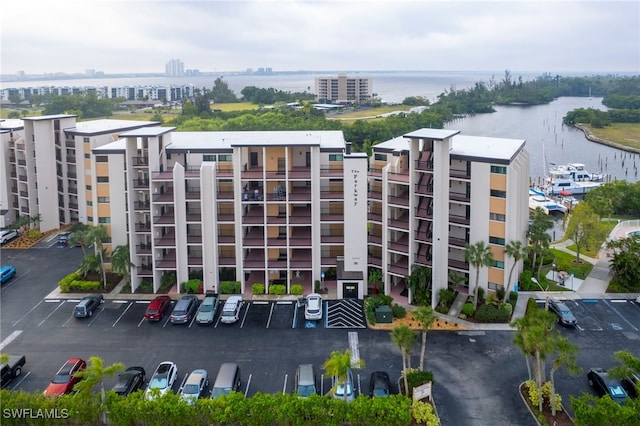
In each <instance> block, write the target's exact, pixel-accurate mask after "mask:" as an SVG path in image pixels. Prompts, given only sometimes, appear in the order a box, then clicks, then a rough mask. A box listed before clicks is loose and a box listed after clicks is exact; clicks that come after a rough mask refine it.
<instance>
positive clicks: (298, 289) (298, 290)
mask: <svg viewBox="0 0 640 426" xmlns="http://www.w3.org/2000/svg"><path fill="white" fill-rule="evenodd" d="M291 294H294V295H296V296H299V295H301V294H302V284H293V285H292V286H291Z"/></svg>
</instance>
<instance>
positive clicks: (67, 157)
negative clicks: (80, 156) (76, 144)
mask: <svg viewBox="0 0 640 426" xmlns="http://www.w3.org/2000/svg"><path fill="white" fill-rule="evenodd" d="M65 160H67V163H75V162H76V157H73V156H71V155H67V156H66V157H65Z"/></svg>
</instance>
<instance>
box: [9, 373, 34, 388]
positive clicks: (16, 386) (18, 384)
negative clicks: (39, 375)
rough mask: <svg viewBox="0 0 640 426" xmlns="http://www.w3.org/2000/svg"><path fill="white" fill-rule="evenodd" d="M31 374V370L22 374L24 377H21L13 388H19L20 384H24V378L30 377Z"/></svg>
mask: <svg viewBox="0 0 640 426" xmlns="http://www.w3.org/2000/svg"><path fill="white" fill-rule="evenodd" d="M30 374H31V371H28V372H27V374H24V375H23V376H22V379H20V381H19V382H18V383H16V384H15V385H13V387H12V388H11V390H12V391H14V390H16V389H18V386H20V385H21V384H22V382H24V380H25V379H26V378H27V377H29V375H30Z"/></svg>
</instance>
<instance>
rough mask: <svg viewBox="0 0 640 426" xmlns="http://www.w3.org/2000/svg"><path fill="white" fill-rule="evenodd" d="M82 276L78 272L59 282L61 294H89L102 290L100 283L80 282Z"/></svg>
mask: <svg viewBox="0 0 640 426" xmlns="http://www.w3.org/2000/svg"><path fill="white" fill-rule="evenodd" d="M80 277H81V275H80V274H78V273H77V272H73V273H71V274H69V275H67V276H66V277H64V278H62V279H61V280H60V281H59V282H58V286H59V287H60V292H61V293H70V292H74V291H78V292H81V293H88V292H92V291H96V290H99V289H100V281H88V280H79V279H78V278H80Z"/></svg>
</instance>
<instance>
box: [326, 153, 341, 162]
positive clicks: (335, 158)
mask: <svg viewBox="0 0 640 426" xmlns="http://www.w3.org/2000/svg"><path fill="white" fill-rule="evenodd" d="M329 161H342V154H329Z"/></svg>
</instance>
